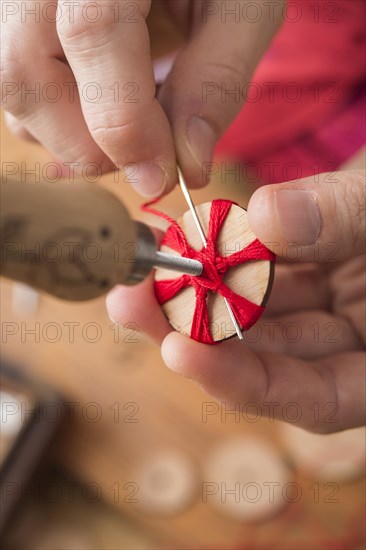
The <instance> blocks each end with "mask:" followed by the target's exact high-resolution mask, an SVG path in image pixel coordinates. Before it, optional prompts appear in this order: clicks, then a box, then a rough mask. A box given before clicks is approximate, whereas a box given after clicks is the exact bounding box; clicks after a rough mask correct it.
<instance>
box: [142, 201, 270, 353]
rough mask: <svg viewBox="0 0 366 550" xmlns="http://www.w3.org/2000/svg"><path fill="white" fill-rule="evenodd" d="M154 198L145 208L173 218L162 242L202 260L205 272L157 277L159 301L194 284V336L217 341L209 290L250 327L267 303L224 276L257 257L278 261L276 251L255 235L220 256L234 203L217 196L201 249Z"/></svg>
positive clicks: (238, 319)
mask: <svg viewBox="0 0 366 550" xmlns="http://www.w3.org/2000/svg"><path fill="white" fill-rule="evenodd" d="M155 202H156V200H155V201H152V202H150V203H147V204H145V205H144V206H143V210H145V211H147V212H150V213H152V214H155V215H158V216H160V217H162V218H163V219H165V220H167V221H169V222H170V224H171V225H170V227H169V228H168V230H167V232H166V234H165V236H164V239H163V241H162V244H165V245H166V246H169V247H170V248H172V249H173V250H176V251H177V252H179V254H181V255H182V256H184V257H186V258H192V259H195V260H199V261H200V262H201V263H202V264H203V272H202V274H201V275H200V276H199V277H192V276H189V275H182V276H181V277H178V278H175V279H168V280H165V281H155V294H156V297H157V300H158V302H159V304H164V303H165V302H167V301H168V300H170V299H171V298H173V297H174V296H176V294H178V292H180V291H181V290H182V289H184V288H187V287H189V286H193V288H194V289H195V291H196V307H195V311H194V315H193V319H192V327H191V334H190V336H191V338H193V339H194V340H197V341H198V342H203V343H205V344H215V343H216V342H215V341H214V340H213V338H212V335H211V333H210V324H209V315H208V309H207V296H208V294H209V292H218V293H219V294H220V295H221V296H222V297H223V298H226V299H227V300H228V302H229V304H230V305H231V308H232V310H233V313H234V315H235V317H236V319H237V321H238V323H239V325H240V327H241V328H242V329H243V330H248V329H249V328H250V327H251V326H252V325H253V324H254V323H255V322H256V321H257V320H258V319H259V317H260V316H261V315H262V313H263V311H264V307H262V306H258V305H256V304H253V303H252V302H250V301H249V300H247V299H246V298H244V297H242V296H239V295H238V294H236V293H235V292H233V291H232V290H231V289H230V288H229V287H228V286H227V285H225V284H224V282H223V280H222V278H223V275H224V274H225V273H226V271H227V270H228V269H230V267H233V266H236V265H240V264H243V263H244V262H249V261H256V260H269V261H272V262H273V261H275V255H274V254H273V253H272V252H271V251H270V250H268V248H266V247H265V246H264V245H263V244H262V243H261V242H260V241H259V240H258V239H255V240H254V241H253V242H251V243H250V244H249V245H248V246H246V247H245V248H244V249H242V250H240V251H238V252H235V253H234V254H231V255H230V256H227V257H224V256H221V255H220V253H219V251H218V248H217V246H216V241H217V238H218V235H219V233H220V229H221V227H222V224H223V223H224V221H225V219H226V216H227V215H228V213H229V210H230V208H231V205H232V204H235V203H233V202H231V201H228V200H214V201H212V204H211V211H210V220H209V226H208V231H207V235H206V239H207V246H206V247H203V248H202V249H201V250H200V251H197V250H194V249H193V248H192V247H191V246H190V245H189V244H188V242H187V239H186V237H185V235H184V233H183V230H182V228H181V227H180V226H179V225H178V224H177V222H176V221H175V220H173V219H172V218H170V217H169V216H167V215H166V214H163V213H161V212H159V211H157V210H155V209H152V208H151V207H150V205H151V204H153V203H155Z"/></svg>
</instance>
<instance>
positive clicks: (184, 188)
mask: <svg viewBox="0 0 366 550" xmlns="http://www.w3.org/2000/svg"><path fill="white" fill-rule="evenodd" d="M177 169H178V178H179V185H180V188H181V190H182V193H183V195H184V198H185V199H186V202H187V204H188V206H189V209H190V211H191V214H192V217H193V220H194V222H195V224H196V227H197V230H198V233H199V235H200V237H201V241H202V244H203V246H205V247H206V246H207V239H206V235H205V232H204V231H203V227H202V224H201V222H200V219H199V217H198V215H197V211H196V208H195V206H194V204H193V201H192V197H191V195H190V194H189V191H188V187H187V186H186V183H185V181H184V179H183V174H182V172H181V170H180V168H179V166H178V167H177ZM224 301H225V305H226V307H227V310H228V312H229V315H230V319H231V321H232V323H233V325H234V328H235V332H236V334H237V336H238V338H239V340H244V337H243V334H242V332H241V329H240V327H239V324H238V321H237V320H236V317H235V315H234V312H233V310H232V308H231V306H230V304H229V302H228V301H227V299H226V298H224Z"/></svg>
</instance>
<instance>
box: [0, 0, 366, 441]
mask: <svg viewBox="0 0 366 550" xmlns="http://www.w3.org/2000/svg"><path fill="white" fill-rule="evenodd" d="M152 2H155V0H138V4H137V5H138V14H137V16H136V18H135V17H134V21H133V22H132V23H131V22H128V21H126V17H124V14H125V13H126V12H124V11H123V10H124V8H126V7H128V4H130V3H131V2H130V0H119V3H118V4H119V7H120V14H122V15H121V16H119V17H117V18H116V17H115V12H114V11H113V9H110V8H111V7H112V6H114V5H115V1H114V0H104V1H103V2H101V3H100V5H101V9H102V16H101V18H100V19H98V21H97V22H95V23H91V22H90V21H88V20H87V19H86V18H85V16H83V12H82V7H81V6H82V2H77V3H76V4H75V5H74V7H73V8H72V9H73V14H71V13H70V10H71V8H70V2H66V0H58V5H59V7H60V13H61V17H60V18H59V19H58V21H57V24H56V23H55V22H52V19H53V18H54V17H55V13H56V11H55V10H56V7H54V13H53V14H52V5H51V6H50V7H49V8H48V11H47V17H41V18H40V20H39V21H38V22H35V19H34V17H32V16H27V17H26V19H25V20H24V19H23V20H22V17H21V13H22V12H21V10H20V9H19V10H18V11H17V9H16V8H17V6H18V7H20V5H21V2H20V1H19V2H18V3H14V2H12V3H11V5H12V6H13V7H15V8H14V13H13V14H12V15H10V16H9V17H8V20H7V21H6V23H3V25H2V38H3V40H2V59H1V73H2V81H3V83H5V84H6V86H5V87H4V86H3V88H2V91H3V93H2V106H3V108H4V109H5V111H6V118H7V123H8V125H9V127H10V129H11V130H12V131H13V132H14V133H15V134H16V135H18V136H19V137H22V138H25V139H32V140H36V141H38V142H40V143H41V144H42V145H43V146H44V147H46V148H47V149H48V150H49V151H50V152H51V153H52V154H53V156H54V157H55V158H57V159H59V161H60V165H61V167H62V168H63V169H64V174H65V175H66V176H67V175H68V172H67V164H66V163H76V166H74V168H73V171H74V172H78V171H79V172H80V173H82V169H83V167H84V165H85V164H89V163H96V164H97V165H98V166H99V167H100V170H101V171H102V172H109V171H111V170H114V169H116V168H123V167H126V166H128V165H130V164H135V165H137V168H138V171H137V177H136V174H135V173H134V180H135V183H134V185H135V186H136V187H137V189H138V190H139V192H140V193H141V194H144V195H146V196H159V195H161V194H162V193H166V192H168V191H170V190H171V189H172V188H173V186H174V185H175V183H176V176H177V174H176V163H177V162H178V163H179V165H180V167H181V168H182V171H183V174H184V176H185V179H186V181H187V183H188V185H189V186H190V187H199V186H201V185H202V178H201V166H202V163H203V162H209V161H210V160H211V157H212V152H213V148H214V145H215V143H216V141H217V139H218V138H219V137H220V135H221V134H222V133H223V132H224V131H225V129H226V128H227V127H228V126H229V124H230V123H231V122H232V120H233V119H234V118H235V116H236V115H237V113H238V112H239V111H240V109H241V107H242V105H241V103H240V102H237V101H235V96H230V95H229V96H227V99H226V101H225V102H223V101H222V99H221V95H220V94H215V95H212V96H210V98H209V100H208V101H206V102H203V101H202V86H203V85H204V83H207V82H218V83H221V82H224V83H225V84H226V86H227V88H228V89H230V88H231V87H233V85H234V84H235V83H237V82H240V83H241V84H245V83H246V82H248V81H249V80H250V78H251V75H252V74H253V72H254V70H255V67H256V65H257V64H258V62H259V60H260V58H261V56H262V55H263V53H264V52H265V51H266V49H267V48H268V45H269V44H270V41H271V39H272V37H273V36H274V35H275V33H276V31H277V29H278V28H279V26H280V24H281V20H280V15H281V9H279V10H276V12H275V15H276V16H275V17H274V19H273V20H272V21H270V20H269V18H268V17H261V18H260V20H259V21H258V22H257V23H256V24H254V25H253V24H252V23H248V21H246V20H245V18H241V19H240V22H239V23H237V22H235V19H234V18H232V17H228V18H226V19H225V18H223V17H222V11H221V9H218V10H215V9H214V10H213V11H214V12H215V13H210V15H209V16H207V17H206V18H205V17H203V13H206V15H207V14H208V12H207V7H208V6H211V7H212V5H213V6H214V8H215V6H216V4H214V2H212V1H211V2H205V1H204V0H194V1H190V0H173V1H171V0H166V1H164V0H162V5H163V6H164V7H165V8H166V17H168V18H170V19H171V21H173V23H174V24H175V25H176V28H177V29H178V30H179V31H180V32H181V34H182V35H183V36H184V37H185V46H184V47H183V48H182V49H181V50H180V51H179V53H178V56H177V57H176V60H175V62H174V65H173V69H172V71H171V72H170V74H169V75H168V77H167V79H166V80H165V82H164V83H163V85H162V86H161V88H160V90H159V93H158V95H156V87H155V82H154V77H153V68H152V60H151V54H150V46H149V32H150V29H149V25H148V23H147V22H146V18H147V16H148V14H149V12H150V9H151V5H152ZM242 3H243V5H244V4H245V2H242ZM36 4H38V5H39V2H36V1H34V2H33V1H32V0H28V1H27V9H28V10H30V11H31V10H32V8H34V7H35V5H36ZM79 4H80V6H79ZM236 4H237V1H235V0H226V2H225V6H226V8H227V10H228V11H229V10H230V9H232V8H233V7H234V5H236ZM257 4H258V5H259V6H261V7H262V11H263V13H268V11H266V10H267V8H266V5H267V4H268V2H266V0H257ZM219 5H221V2H218V3H217V6H219ZM205 10H206V11H205ZM92 16H93V15H92V14H90V17H92ZM3 21H4V18H3ZM19 36H21V37H22V39H21V40H19ZM228 37H230V39H228ZM34 59H37V63H36V64H35V63H34ZM50 82H53V83H56V84H57V85H58V86H59V88H61V90H62V91H63V93H62V96H61V97H60V98H59V99H58V100H57V101H55V102H53V101H47V100H44V98H43V97H42V95H40V96H39V97H38V98H35V97H34V96H32V95H28V96H27V98H26V99H24V97H23V96H22V93H21V86H22V85H26V87H27V89H32V88H34V86H35V85H37V84H38V85H39V86H40V89H41V90H44V89H45V87H47V85H48V84H49V83H50ZM91 82H96V83H97V84H98V85H99V86H100V88H101V90H102V95H101V98H100V100H99V101H97V102H91V101H88V97H86V95H85V94H84V93H80V94H79V90H83V89H84V88H85V86H87V85H88V83H91ZM116 82H117V83H119V84H121V86H122V87H123V85H124V83H128V82H133V83H134V84H135V85H136V86H137V89H138V95H137V97H138V101H137V102H136V103H127V102H125V101H123V100H122V101H116V100H115V94H114V91H113V89H111V87H113V85H114V84H115V83H116ZM65 83H68V86H67V87H66V91H67V90H69V89H70V88H71V89H75V85H76V83H78V87H77V89H76V92H75V94H74V97H72V98H71V99H70V94H68V93H65ZM73 85H74V86H73ZM127 174H128V172H127ZM334 179H335V181H334ZM280 188H284V189H290V190H293V192H294V193H295V198H294V196H292V199H291V201H292V203H291V204H292V206H291V207H290V208H289V207H287V208H284V205H283V204H282V206H281V202H280V201H278V200H277V199H278V197H277V195H276V193H277V191H278V190H279V189H280ZM304 191H306V192H310V193H311V197H312V200H313V201H314V202H315V203H316V204H317V206H318V209H319V217H320V218H319V219H320V225H319V230H318V231H317V232H316V231H315V230H316V225H317V221H319V220H318V218H317V217H316V215H315V218H314V215H313V216H311V215H309V216H305V218H302V216H303V214H304V212H305V213H306V212H307V210H306V208H308V207H309V203H308V202H307V207H306V208H305V209H304V208H303V207H302V206H301V202H302V199H301V197H302V198H303V195H301V193H304ZM296 193H297V194H296ZM299 193H300V195H299ZM296 197H297V198H296ZM364 204H365V197H364V173H362V172H352V171H349V172H344V173H339V175H337V176H336V177H335V178H334V175H333V181H329V176H328V177H327V176H326V175H321V176H320V177H319V182H318V183H317V182H316V181H315V180H303V181H300V182H299V181H298V182H290V183H284V184H281V185H276V186H267V187H265V188H261V189H259V190H257V191H256V193H255V194H254V196H253V197H252V199H251V201H250V204H249V209H248V215H249V222H250V224H251V226H252V229H253V231H254V233H255V234H256V235H257V236H258V238H259V239H260V240H262V241H263V242H264V243H277V244H276V248H275V252H276V253H277V254H278V257H279V264H278V266H277V268H276V277H275V282H274V288H273V292H272V297H271V300H270V302H269V304H268V307H267V308H266V314H265V317H264V318H263V319H262V320H261V322H260V323H259V325H258V326H259V327H261V329H262V337H261V338H260V339H259V340H258V341H255V340H256V339H255V338H254V337H253V338H252V337H250V338H247V339H246V341H245V343H244V344H243V343H238V342H237V341H235V340H230V341H226V342H224V343H222V344H220V345H219V346H215V347H214V348H212V347H211V346H206V345H203V344H199V343H197V342H194V341H193V340H190V339H189V338H187V337H185V336H183V335H181V334H178V333H176V332H174V331H172V330H171V327H170V325H169V324H168V322H167V320H166V319H165V317H164V315H163V314H162V311H161V309H160V307H159V306H158V304H157V302H156V300H155V297H154V293H153V287H152V285H153V281H152V277H150V278H148V279H147V280H146V281H145V282H144V283H142V284H141V285H138V286H137V287H134V288H122V287H117V288H115V289H114V290H113V291H112V292H111V293H110V294H109V296H108V299H107V306H108V309H109V313H110V315H111V318H112V319H113V320H115V321H116V322H121V323H125V322H127V321H134V322H136V323H138V325H139V326H140V328H141V330H142V331H145V332H147V333H149V334H150V336H151V337H152V338H153V339H154V340H155V341H156V342H157V343H159V344H161V346H162V356H163V359H164V361H165V363H166V364H167V366H168V367H169V368H171V369H172V370H174V371H175V372H177V373H179V374H181V375H183V376H186V377H188V378H191V379H192V380H194V381H195V382H196V383H198V384H199V385H200V386H201V387H202V388H203V389H204V390H205V391H206V392H208V393H209V394H210V395H212V396H213V397H214V398H215V399H217V400H218V401H221V402H225V403H227V404H229V403H232V402H234V403H237V402H239V403H241V404H245V403H248V402H254V403H257V404H258V405H259V406H260V407H261V410H263V414H265V413H266V411H267V410H268V406H267V405H266V403H278V406H275V407H274V416H275V417H277V418H280V419H283V418H282V413H281V411H282V410H283V405H286V404H288V403H290V402H295V403H296V404H297V405H298V406H299V407H300V410H301V418H300V419H299V421H298V424H299V425H300V426H302V427H304V428H306V429H309V430H312V431H316V432H322V433H325V432H329V431H337V430H342V429H345V428H350V427H354V426H358V425H360V424H362V423H363V421H364V416H365V411H364V403H365V399H364V393H365V378H364V355H363V353H362V349H363V345H364V326H363V321H364V318H365V315H364V288H363V281H364V278H363V277H364V267H365V266H364V261H363V259H362V258H361V257H360V254H361V253H363V252H364V234H365V228H364V215H363V212H364ZM289 213H291V214H292V216H289ZM301 218H302V219H301ZM299 219H301V223H300V224H299V223H298V221H299ZM315 233H316V234H315ZM290 243H292V246H293V243H295V245H296V250H297V251H298V252H299V257H298V258H297V260H296V261H292V262H288V261H286V256H287V252H288V248H287V246H288V245H289V244H290ZM314 243H316V245H317V248H315V249H316V250H319V254H317V255H315V256H314ZM334 244H335V249H334V248H333V249H332V248H331V249H329V245H331V246H333V245H334ZM329 250H333V251H334V250H335V255H333V256H332V259H333V260H335V261H329ZM281 256H282V258H281ZM304 262H305V263H304ZM300 287H301V292H299V288H300ZM266 322H267V325H265V323H266ZM268 323H270V325H271V326H272V327H273V333H271V336H270V337H269V336H267V337H266V336H265V331H266V330H267V328H266V327H268ZM289 323H296V326H298V327H300V333H301V336H300V338H299V339H298V340H297V341H295V342H292V343H291V342H289V339H288V338H287V339H286V338H284V337H283V331H284V329H285V328H286V327H287V326H288V325H289ZM310 325H314V326H315V327H319V334H317V336H316V335H315V333H314V330H315V329H313V332H311V330H309V326H310ZM326 327H328V328H329V327H330V328H331V330H332V329H333V328H334V327H335V329H336V331H335V332H336V335H335V337H333V338H332V337H329V331H327V328H326ZM249 336H250V334H248V337H249ZM332 340H333V341H332ZM314 403H315V404H317V407H318V410H319V415H318V416H319V418H317V415H314ZM329 404H331V408H330V409H329V408H327V406H328V405H329ZM329 412H330V413H334V414H333V415H332V418H333V420H335V421H333V422H327V421H326V417H327V415H328V416H329Z"/></svg>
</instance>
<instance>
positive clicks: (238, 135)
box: [216, 0, 366, 185]
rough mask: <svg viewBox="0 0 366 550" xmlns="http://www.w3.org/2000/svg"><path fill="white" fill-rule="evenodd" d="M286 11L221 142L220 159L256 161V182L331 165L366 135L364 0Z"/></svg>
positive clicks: (291, 5) (305, 0) (303, 0)
mask: <svg viewBox="0 0 366 550" xmlns="http://www.w3.org/2000/svg"><path fill="white" fill-rule="evenodd" d="M284 10H285V11H284V14H285V21H284V23H283V26H282V27H281V29H280V30H279V32H278V34H277V35H276V37H275V39H274V40H273V43H272V45H271V47H270V49H269V50H268V52H267V53H266V55H265V56H264V57H263V59H262V61H261V62H260V64H259V66H258V68H257V70H256V72H255V74H254V75H253V77H252V78H251V83H252V84H251V86H249V89H248V88H247V84H248V83H244V84H243V83H241V91H242V97H243V98H244V99H246V101H245V104H244V107H243V109H242V110H241V112H240V114H239V116H238V117H237V118H236V119H235V121H234V122H233V124H232V125H231V126H230V127H229V129H228V130H227V132H226V133H225V134H224V136H223V137H222V139H221V140H220V142H219V144H218V146H217V148H216V155H217V158H226V159H228V158H233V159H236V160H241V161H242V162H243V163H253V164H255V167H253V176H250V177H249V180H250V181H251V182H252V183H254V184H258V185H259V184H263V183H277V182H281V181H287V180H290V179H297V178H300V177H306V176H311V175H313V174H317V173H319V172H325V171H333V170H335V169H337V168H339V166H340V165H341V164H342V163H343V162H345V161H346V160H347V159H348V158H350V157H351V156H352V155H353V154H354V153H355V152H356V151H357V150H358V149H359V148H360V147H362V146H363V145H364V144H365V141H366V127H365V120H366V111H365V87H364V85H365V76H366V27H365V20H366V2H365V0H334V1H332V2H325V1H318V0H314V1H310V0H297V1H296V2H288V4H287V8H286V7H285V8H284ZM228 97H229V99H230V96H228Z"/></svg>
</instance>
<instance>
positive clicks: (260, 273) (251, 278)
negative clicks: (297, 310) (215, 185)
mask: <svg viewBox="0 0 366 550" xmlns="http://www.w3.org/2000/svg"><path fill="white" fill-rule="evenodd" d="M196 210H197V214H198V216H199V219H200V222H201V224H202V227H203V230H204V232H205V234H207V230H208V222H209V218H210V210H211V202H206V203H204V204H201V205H199V206H197V207H196ZM177 222H178V224H179V225H180V226H181V228H182V229H183V231H184V233H185V235H186V238H187V241H188V243H189V244H190V246H191V247H192V248H194V249H195V250H197V251H199V250H201V249H202V242H201V239H200V236H199V233H198V231H197V227H196V225H195V223H194V220H193V217H192V214H191V212H190V211H188V212H186V213H185V214H184V215H183V216H182V217H181V218H179V219H178V220H177ZM255 239H256V236H255V235H254V233H253V232H252V230H251V229H250V228H249V225H248V217H247V211H246V210H245V209H244V208H241V207H240V206H237V205H235V204H233V205H232V206H231V208H230V210H229V213H228V215H227V217H226V219H225V221H224V223H223V225H222V227H221V230H220V233H219V236H218V239H217V247H218V250H219V251H220V254H221V255H222V256H230V255H231V254H233V253H234V252H238V251H239V250H242V249H243V248H245V247H246V246H247V245H248V244H249V243H251V242H252V241H254V240H255ZM161 251H162V252H169V253H170V254H175V255H179V254H178V253H177V252H176V251H175V250H172V249H171V248H169V247H167V246H165V245H162V246H161ZM273 272H274V264H273V262H270V261H268V260H258V261H252V262H247V263H244V264H242V265H239V266H235V267H232V268H230V269H229V270H228V271H227V272H226V273H225V275H224V278H223V280H224V283H225V284H226V285H227V286H228V287H229V288H230V289H231V290H233V291H234V292H235V293H236V294H239V295H240V296H243V297H244V298H247V299H248V300H250V301H251V302H253V303H254V304H256V305H265V303H266V301H267V299H268V295H269V292H270V289H271V286H272V279H273ZM175 277H181V274H180V273H176V272H173V271H170V270H167V269H160V268H159V269H156V272H155V279H156V280H157V281H161V280H164V279H173V278H175ZM195 305H196V296H195V290H194V288H193V287H189V288H186V289H184V290H182V291H181V292H179V293H178V294H177V295H176V296H174V298H172V299H171V300H169V301H168V302H166V303H165V304H163V305H162V306H161V307H162V309H163V311H164V313H165V315H166V316H167V318H168V320H169V322H170V324H171V325H172V326H173V327H174V328H175V329H176V330H178V331H179V332H182V333H183V334H186V335H188V336H189V335H190V333H191V326H192V319H193V313H194V309H195ZM207 307H208V312H209V319H210V331H211V335H212V338H213V340H214V341H215V342H219V341H220V340H225V339H226V338H230V337H232V336H235V334H236V332H235V328H234V326H233V323H232V321H231V319H230V315H229V312H228V310H227V307H226V304H225V301H224V299H223V298H222V296H220V295H219V294H217V293H211V292H209V294H208V298H207Z"/></svg>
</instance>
